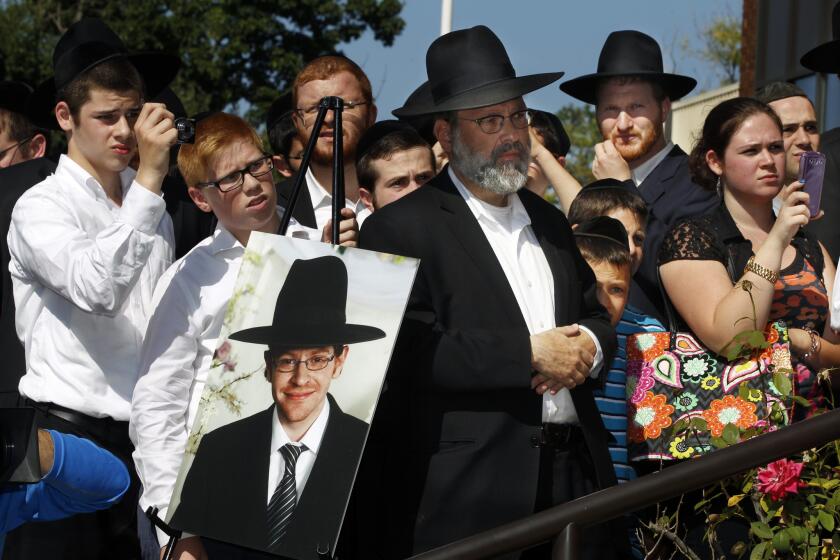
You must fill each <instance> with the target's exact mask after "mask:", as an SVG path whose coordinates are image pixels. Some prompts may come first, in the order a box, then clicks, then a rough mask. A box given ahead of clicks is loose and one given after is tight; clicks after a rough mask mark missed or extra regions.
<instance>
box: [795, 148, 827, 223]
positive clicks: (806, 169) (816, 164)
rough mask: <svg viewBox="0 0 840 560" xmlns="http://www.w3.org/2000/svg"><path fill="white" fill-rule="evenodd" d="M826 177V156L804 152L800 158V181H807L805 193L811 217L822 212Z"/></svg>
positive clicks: (804, 188)
mask: <svg viewBox="0 0 840 560" xmlns="http://www.w3.org/2000/svg"><path fill="white" fill-rule="evenodd" d="M824 176H825V156H824V155H823V154H821V153H819V152H804V153H803V154H802V155H801V156H799V180H800V181H801V180H803V179H804V180H805V186H804V187H803V188H802V190H803V191H805V192H806V193H808V196H809V197H810V199H809V200H808V210H809V211H810V212H811V217H812V218H814V217H816V215H817V214H819V212H820V197H821V196H822V188H823V177H824Z"/></svg>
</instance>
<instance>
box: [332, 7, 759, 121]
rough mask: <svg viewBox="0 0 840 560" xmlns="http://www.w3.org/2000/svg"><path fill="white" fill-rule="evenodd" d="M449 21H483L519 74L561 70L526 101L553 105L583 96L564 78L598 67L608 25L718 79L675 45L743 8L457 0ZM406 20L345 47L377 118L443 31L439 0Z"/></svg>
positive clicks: (670, 61) (670, 64)
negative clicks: (566, 89)
mask: <svg viewBox="0 0 840 560" xmlns="http://www.w3.org/2000/svg"><path fill="white" fill-rule="evenodd" d="M452 3H453V9H452V29H453V30H456V29H465V28H468V27H472V26H474V25H486V26H488V27H489V28H490V29H492V30H493V31H494V32H495V33H496V35H498V36H499V38H500V39H501V40H502V43H504V45H505V48H506V49H507V52H508V56H510V59H511V61H512V63H513V67H514V68H515V69H516V73H517V75H519V76H521V75H525V74H536V73H541V72H556V71H562V72H565V73H566V75H565V76H564V77H563V78H561V80H560V82H557V83H556V84H552V85H549V86H547V87H545V88H543V89H541V90H539V91H537V92H534V93H531V94H529V95H528V96H526V97H525V101H526V103H527V104H528V106H529V107H532V108H535V109H543V110H549V111H556V110H557V109H559V108H560V107H561V106H563V105H566V104H568V103H578V102H577V101H575V100H574V99H573V98H571V97H569V96H567V95H566V94H565V93H563V92H561V91H560V90H559V84H560V83H561V82H562V81H564V80H567V79H571V78H574V77H577V76H581V75H583V74H589V73H592V72H595V70H596V67H597V65H598V55H599V54H600V52H601V47H602V45H603V44H604V40H605V39H606V38H607V35H609V34H610V32H611V31H616V30H620V29H636V30H638V31H642V32H644V33H647V34H648V35H650V36H652V37H653V38H655V39H656V40H657V41H658V42H659V44H660V46H661V47H662V50H663V55H664V62H665V69H666V71H669V70H670V71H672V70H673V69H674V67H675V66H676V71H677V72H678V73H680V74H687V75H689V76H692V77H693V78H695V79H697V80H698V82H699V85H698V87H697V89H695V91H694V92H692V93H697V92H699V91H701V90H704V89H711V88H714V87H717V85H718V84H719V80H720V78H719V77H718V76H717V75H715V72H714V70H713V68H712V67H711V66H710V65H708V64H707V63H704V62H702V61H699V60H696V59H695V58H693V57H690V56H687V55H685V54H683V53H682V52H681V51H680V49H679V48H677V47H675V46H674V45H677V44H678V43H679V42H680V41H682V40H683V38H685V39H687V40H688V41H689V42H690V43H691V44H693V45H696V46H699V45H700V42H699V39H698V35H699V32H698V29H701V28H702V27H703V24H705V23H707V22H709V21H710V20H712V19H713V18H714V17H715V16H720V15H727V14H732V15H739V14H740V13H741V9H742V8H741V6H742V3H741V1H739V0H583V1H580V0H452ZM404 4H405V7H404V8H403V11H402V18H403V19H404V20H405V22H406V25H405V28H404V29H403V32H402V33H401V34H400V35H398V36H397V37H396V39H395V40H394V44H393V46H391V47H384V46H383V45H382V44H381V43H379V42H377V41H376V40H374V38H373V34H372V33H370V32H367V33H365V34H364V35H363V36H362V38H361V39H359V40H357V41H354V42H351V43H349V44H345V45H343V46H342V47H341V49H342V50H343V51H344V53H345V54H346V55H347V56H349V57H350V58H351V59H353V60H354V61H355V62H357V63H358V64H359V65H361V66H362V68H364V70H365V72H366V73H367V75H368V77H369V78H370V81H371V85H372V87H373V93H374V97H375V99H376V103H377V105H378V107H379V120H382V119H386V118H393V117H392V116H391V114H390V113H391V111H392V110H393V109H396V108H398V107H401V106H402V104H403V102H404V101H405V98H406V97H408V95H409V94H410V93H411V92H412V91H413V90H414V89H415V88H416V87H417V86H419V85H420V84H421V83H422V82H424V81H425V80H426V69H425V68H426V49H427V48H428V46H429V44H430V43H431V42H432V41H433V40H434V39H435V38H436V37H437V36H438V35H439V34H440V15H441V2H440V0H406V1H405V2H404Z"/></svg>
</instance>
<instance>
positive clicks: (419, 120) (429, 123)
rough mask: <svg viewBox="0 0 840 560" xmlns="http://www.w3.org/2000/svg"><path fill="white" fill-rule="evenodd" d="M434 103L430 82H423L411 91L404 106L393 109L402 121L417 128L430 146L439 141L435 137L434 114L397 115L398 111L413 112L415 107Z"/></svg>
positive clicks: (393, 112)
mask: <svg viewBox="0 0 840 560" xmlns="http://www.w3.org/2000/svg"><path fill="white" fill-rule="evenodd" d="M433 103H434V99H432V88H431V87H430V86H429V82H423V83H422V84H420V85H419V86H418V87H417V89H415V90H414V91H412V92H411V95H409V96H408V98H406V100H405V103H403V106H402V107H400V108H399V109H395V110H394V111H391V114H392V115H394V116H395V117H397V118H398V119H400V120H401V121H403V122H406V123H408V124H410V125H411V126H413V127H414V130H416V131H417V133H418V134H420V136H422V137H423V140H425V141H426V142H428V143H429V145H430V146H434V144H435V142H437V138H435V117H434V115H429V114H426V115H417V116H409V117H406V116H402V117H400V116H399V115H397V112H398V111H399V112H403V111H408V112H411V111H412V109H413V108H414V107H418V106H419V107H428V106H429V105H431V104H433Z"/></svg>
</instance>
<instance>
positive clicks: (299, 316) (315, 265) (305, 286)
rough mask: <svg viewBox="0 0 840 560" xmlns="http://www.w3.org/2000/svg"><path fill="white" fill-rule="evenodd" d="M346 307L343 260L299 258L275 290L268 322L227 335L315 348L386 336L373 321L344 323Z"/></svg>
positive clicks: (294, 346) (345, 273)
mask: <svg viewBox="0 0 840 560" xmlns="http://www.w3.org/2000/svg"><path fill="white" fill-rule="evenodd" d="M346 307H347V267H345V266H344V262H343V261H342V260H341V259H339V258H338V257H334V256H328V257H317V258H314V259H298V260H296V261H295V262H293V263H292V266H291V268H290V269H289V274H288V276H286V281H285V282H284V283H283V287H282V288H280V293H279V294H278V295H277V303H276V305H275V306H274V319H273V320H272V322H271V325H269V326H265V327H253V328H250V329H244V330H241V331H238V332H235V333H233V334H232V335H230V338H232V339H234V340H241V341H242V342H253V343H255V344H267V345H268V346H269V347H283V348H317V347H319V346H333V345H336V344H352V343H354V342H366V341H368V340H376V339H379V338H384V337H385V332H384V331H382V330H381V329H378V328H376V327H371V326H368V325H354V324H352V323H348V322H347V316H346V314H345V308H346Z"/></svg>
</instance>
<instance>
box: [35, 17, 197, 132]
mask: <svg viewBox="0 0 840 560" xmlns="http://www.w3.org/2000/svg"><path fill="white" fill-rule="evenodd" d="M117 58H125V59H127V60H128V61H129V62H131V63H132V64H133V65H134V67H135V68H136V69H137V72H138V73H139V74H140V76H141V77H142V78H143V83H144V85H145V86H146V96H147V97H148V98H149V99H151V98H154V97H155V96H156V95H157V94H158V93H160V92H161V90H163V88H164V87H166V86H167V85H169V83H170V82H171V81H172V80H173V79H174V78H175V75H176V74H177V73H178V69H179V68H180V67H181V60H180V59H179V58H178V57H177V56H174V55H170V54H165V53H160V52H136V53H129V52H128V49H127V48H126V46H125V45H124V44H123V42H122V40H120V38H119V37H118V36H117V34H116V33H114V32H113V31H112V30H111V28H110V27H108V25H106V24H105V22H104V21H102V20H101V19H99V18H82V19H80V20H79V21H77V22H76V23H74V24H73V25H71V26H70V27H69V28H68V29H67V31H65V32H64V35H62V36H61V38H60V39H59V40H58V43H57V44H56V46H55V50H54V51H53V73H54V75H53V77H52V78H48V79H47V80H45V81H44V82H42V83H41V84H39V85H38V87H37V88H35V93H34V94H33V96H32V105H31V108H32V110H31V114H32V118H33V120H34V121H35V123H36V124H38V125H39V126H43V127H45V128H53V129H54V128H57V126H58V123H57V122H56V121H55V115H54V114H53V110H54V109H55V103H56V93H57V92H58V91H59V90H60V89H61V88H63V87H64V86H66V85H67V84H69V83H70V82H72V81H73V80H74V79H76V78H77V77H78V76H79V75H81V74H82V73H84V72H86V71H87V70H90V69H91V68H93V67H94V66H96V65H98V64H101V63H103V62H106V61H108V60H113V59H117Z"/></svg>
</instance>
